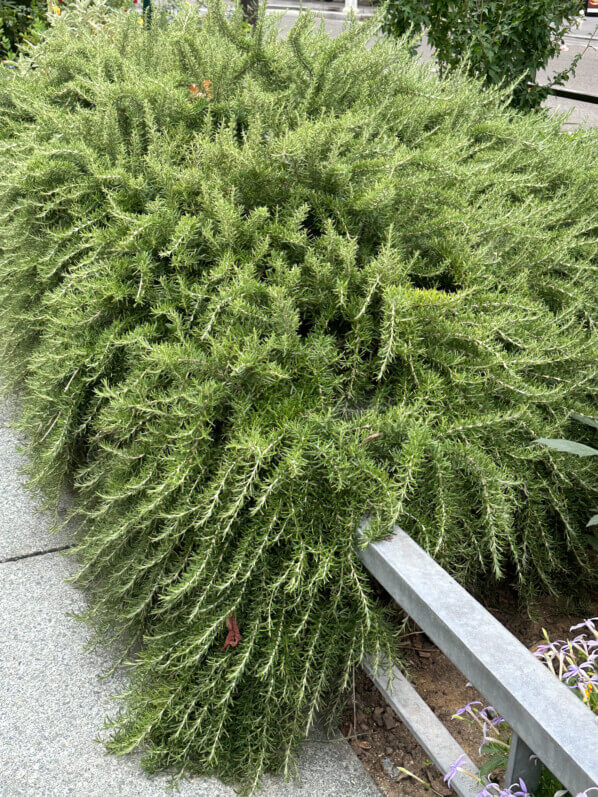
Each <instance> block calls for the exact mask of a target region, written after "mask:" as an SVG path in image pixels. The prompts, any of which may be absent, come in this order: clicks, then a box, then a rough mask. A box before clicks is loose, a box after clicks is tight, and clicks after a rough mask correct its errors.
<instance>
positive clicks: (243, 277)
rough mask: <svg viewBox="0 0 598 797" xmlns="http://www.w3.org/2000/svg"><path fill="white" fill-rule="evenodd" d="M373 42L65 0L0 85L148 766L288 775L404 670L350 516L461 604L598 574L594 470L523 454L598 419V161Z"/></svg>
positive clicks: (61, 398) (43, 449) (13, 323)
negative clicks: (314, 731) (398, 666)
mask: <svg viewBox="0 0 598 797" xmlns="http://www.w3.org/2000/svg"><path fill="white" fill-rule="evenodd" d="M377 24H378V22H377V21H376V20H375V21H373V22H371V23H364V24H357V23H355V24H349V25H348V26H347V29H346V30H345V32H344V33H343V34H342V35H341V36H339V37H338V38H336V39H334V40H330V39H329V38H328V36H327V35H326V33H325V32H324V30H323V29H322V28H321V27H319V26H318V25H316V24H315V23H314V20H313V19H312V18H311V17H310V16H309V15H307V14H304V15H301V16H300V17H299V20H298V22H297V23H296V25H295V27H294V28H293V29H292V30H291V32H290V34H289V35H288V37H287V38H286V39H279V38H277V27H276V21H275V20H274V21H272V20H269V19H267V18H265V17H264V16H263V15H262V16H261V17H260V19H259V20H258V24H257V28H256V30H255V32H254V33H250V32H249V31H248V29H247V27H246V26H245V24H244V23H243V20H242V18H241V16H240V14H239V13H236V14H233V15H232V16H229V17H227V16H225V14H224V12H223V10H222V8H221V7H220V6H219V5H217V4H214V5H212V6H211V7H210V9H209V13H208V15H207V16H204V17H202V16H200V13H199V12H198V10H197V9H195V8H190V7H187V6H183V7H182V9H181V10H180V11H179V13H178V14H177V15H176V16H175V18H174V19H173V20H172V21H171V23H170V24H166V23H165V22H164V21H163V20H160V19H158V15H157V14H156V15H155V19H154V20H153V21H152V25H151V27H150V28H149V29H148V28H145V27H144V26H143V25H139V24H138V18H137V17H135V16H133V15H132V14H125V13H122V12H114V13H112V14H105V13H104V11H103V10H102V7H101V6H99V5H98V4H95V5H90V6H85V5H81V4H75V6H74V8H73V9H72V10H69V11H67V12H65V13H64V14H63V15H61V17H60V18H59V19H57V20H56V22H55V24H54V26H53V29H52V31H51V33H49V34H48V36H47V37H46V39H45V40H44V41H43V42H42V43H40V44H39V45H36V46H35V47H33V48H32V49H31V50H30V52H29V54H28V55H27V56H25V55H23V56H22V57H21V59H20V61H19V62H18V66H17V68H16V69H13V70H0V109H1V113H2V131H1V133H0V186H1V190H0V306H1V309H0V332H1V335H0V338H1V347H2V361H3V369H4V371H5V373H6V374H7V376H8V378H9V379H10V382H11V385H12V386H13V388H16V389H19V390H21V391H22V395H23V411H22V421H21V425H22V428H23V429H24V430H25V431H26V433H27V435H28V439H29V441H30V442H29V453H30V460H31V469H30V476H31V483H32V485H33V487H34V488H40V489H42V490H43V491H44V492H45V493H46V495H47V496H48V500H50V501H52V500H55V499H56V498H57V496H58V495H59V493H60V491H61V489H62V488H63V486H64V485H65V484H67V483H70V482H72V483H74V486H75V510H74V511H75V514H76V516H77V518H78V520H79V526H78V532H77V548H76V553H77V555H78V557H79V559H80V562H81V570H80V573H79V576H78V582H79V583H80V584H81V585H83V586H85V587H86V588H87V589H88V592H89V596H90V609H89V612H88V615H87V617H88V619H89V621H90V622H92V623H93V624H94V625H95V626H96V627H97V629H98V631H99V634H100V637H101V638H102V639H109V638H114V635H115V634H116V638H118V639H120V640H121V642H122V643H123V644H124V643H126V644H127V646H128V647H127V648H126V650H128V651H129V653H128V654H127V655H128V656H129V658H130V659H131V663H132V667H131V670H132V678H131V684H130V688H129V689H128V691H127V693H126V694H125V695H124V697H123V700H122V703H121V705H122V711H121V713H120V714H119V715H118V716H117V717H116V718H115V719H114V722H113V733H112V735H111V737H110V741H109V742H108V746H109V748H110V749H111V750H113V751H115V752H118V753H123V752H127V751H130V750H133V749H134V748H136V747H138V746H141V747H142V748H143V749H144V751H145V753H144V763H145V765H146V766H147V767H148V768H149V769H150V770H156V769H158V768H163V767H174V768H175V769H176V770H178V771H186V772H202V773H211V772H213V773H217V774H218V775H219V776H221V777H223V778H225V779H227V780H231V781H234V782H237V783H238V782H240V783H242V784H244V786H245V787H246V788H247V789H251V788H252V787H253V786H255V784H256V783H257V782H258V779H259V775H260V773H262V772H263V771H265V770H283V771H285V772H289V771H290V770H291V769H292V766H293V760H294V758H293V757H294V752H295V750H296V746H297V743H298V742H299V741H300V740H301V739H302V738H303V736H304V734H305V732H306V730H307V729H308V728H309V726H310V725H311V724H312V722H313V719H314V714H315V712H316V711H317V710H318V709H319V708H320V707H323V706H325V705H326V706H331V705H332V707H333V708H334V705H335V704H336V706H337V707H338V705H339V704H341V703H342V699H343V693H344V690H345V688H346V687H347V684H348V679H349V676H350V671H351V667H352V666H353V665H355V664H356V663H358V662H359V661H361V659H362V657H363V656H364V653H366V652H369V653H372V654H373V655H374V656H375V657H378V658H380V657H382V656H385V657H386V658H388V659H392V658H393V657H394V656H395V632H394V631H393V628H392V624H391V623H390V622H389V619H388V617H387V615H386V614H385V611H384V609H383V608H382V607H381V606H380V605H379V603H378V602H377V600H376V599H375V597H374V595H373V591H372V589H371V587H370V585H369V583H368V580H367V578H366V577H365V574H364V572H363V571H362V569H361V568H360V565H359V561H358V558H357V556H356V548H357V545H358V541H357V540H356V530H357V528H358V526H359V524H360V522H361V520H362V519H364V518H368V519H369V527H368V531H367V534H366V538H365V540H364V542H365V541H366V540H367V539H380V538H381V537H384V536H385V535H386V534H388V532H389V530H390V529H391V528H392V526H393V524H396V523H398V524H401V526H402V527H403V528H405V529H406V530H407V531H408V532H409V533H410V534H411V535H412V536H413V537H414V538H415V539H416V540H417V541H418V542H419V543H420V544H421V545H423V546H424V547H425V548H426V549H427V550H428V551H430V552H431V553H432V554H433V555H434V556H435V557H436V558H437V560H438V561H439V562H441V563H442V564H443V565H444V566H445V567H446V568H448V569H449V571H450V572H451V573H453V574H454V575H455V576H456V577H457V578H459V579H460V580H461V581H462V582H463V583H465V584H467V585H468V586H469V587H470V588H471V589H474V590H478V591H479V590H482V589H485V590H491V589H492V588H493V586H494V585H495V584H497V583H499V582H505V583H510V584H515V585H516V586H517V587H518V589H519V590H520V591H521V593H522V595H524V596H526V597H531V596H533V595H534V594H535V593H536V592H538V591H540V592H559V591H560V590H562V589H565V588H567V584H568V583H569V581H570V578H571V573H576V574H577V575H578V576H579V578H580V583H581V584H582V586H583V585H584V584H585V585H587V584H590V583H595V580H594V581H593V582H592V579H594V577H595V573H593V572H592V569H591V565H590V560H589V557H588V550H587V548H588V546H587V540H588V531H587V530H586V529H585V523H586V520H587V511H588V506H589V505H590V504H591V503H592V499H593V498H594V499H595V496H596V491H597V486H598V484H597V475H596V473H595V472H594V471H595V469H592V468H590V467H589V465H588V462H587V461H585V460H583V459H581V458H574V457H567V456H566V455H564V454H560V453H558V452H554V451H551V450H548V449H546V448H542V447H540V446H534V445H532V442H533V441H534V440H535V439H536V438H538V437H539V436H551V437H564V436H565V437H566V436H567V433H568V432H570V428H569V426H570V424H569V417H570V412H571V411H575V412H578V413H583V414H586V415H592V414H595V411H596V407H595V404H593V401H592V396H593V395H595V389H596V356H597V352H598V347H597V336H596V327H595V309H596V299H597V290H598V289H597V280H596V264H597V252H598V242H597V236H596V232H597V229H598V226H597V212H596V202H595V197H596V185H597V184H598V168H597V164H598V140H597V138H596V136H595V134H593V133H585V132H578V133H575V134H573V135H565V134H561V133H560V132H559V121H555V120H551V119H549V118H548V117H547V116H544V115H541V114H535V115H528V116H524V115H519V114H517V113H516V112H514V111H512V110H509V109H508V107H507V106H508V101H509V98H508V96H507V95H506V94H505V93H504V92H502V93H500V92H498V91H497V90H493V89H490V90H482V88H481V87H480V85H478V84H477V83H476V82H475V81H473V80H472V79H470V78H468V77H467V76H465V75H463V74H458V73H457V74H452V75H451V76H449V77H447V78H446V79H443V80H439V79H438V77H437V76H436V75H435V74H434V73H433V71H432V70H431V69H430V68H429V67H428V66H425V65H422V64H421V63H418V62H417V61H415V60H412V58H411V56H410V53H409V50H410V43H409V42H406V41H403V40H400V41H397V40H393V39H386V38H383V37H376V38H374V39H373V41H371V39H372V36H373V35H374V34H375V32H376V26H377ZM366 45H367V46H366ZM34 67H35V68H34ZM588 434H589V431H588ZM235 625H238V630H239V632H240V635H241V640H240V641H239V640H238V637H237V635H236V633H235V632H234V631H235V629H234V626H235ZM227 632H228V633H230V634H232V636H233V641H232V642H230V644H228V645H227V644H225V640H226V638H227Z"/></svg>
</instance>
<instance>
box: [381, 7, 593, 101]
mask: <svg viewBox="0 0 598 797" xmlns="http://www.w3.org/2000/svg"><path fill="white" fill-rule="evenodd" d="M385 8H386V17H385V23H384V28H385V30H386V31H387V32H389V33H392V34H395V35H402V34H404V33H405V32H407V31H408V30H410V29H411V28H413V29H415V30H416V31H422V30H423V29H424V28H425V29H427V32H428V39H429V41H430V44H431V45H432V47H433V48H434V49H435V51H436V56H437V58H438V63H439V65H440V68H441V70H443V71H445V70H450V69H455V68H457V67H462V66H465V68H466V69H467V71H468V72H469V73H470V74H472V75H476V76H478V77H481V78H482V79H483V80H484V81H485V82H486V83H487V84H488V85H496V84H497V83H503V82H506V83H507V84H513V83H517V86H516V87H515V89H514V91H513V94H512V102H513V104H514V105H516V106H518V107H521V108H533V107H536V106H538V105H539V104H540V103H541V102H542V100H544V99H545V98H546V96H547V95H548V89H549V87H550V86H555V85H562V84H563V83H564V82H565V81H566V80H568V79H569V77H570V76H571V75H572V74H573V73H574V72H575V67H576V66H577V63H578V62H579V59H580V58H581V55H578V56H576V57H575V58H574V59H573V62H572V64H571V66H570V67H568V68H567V69H564V70H562V71H561V72H558V73H557V74H555V75H553V76H552V77H551V79H550V81H548V82H547V84H546V85H545V86H544V85H543V86H540V85H538V84H537V83H536V76H537V74H538V72H539V71H541V70H543V69H545V68H546V66H547V64H548V62H549V61H550V59H551V58H554V57H555V56H557V55H558V54H559V53H560V50H561V44H562V42H563V39H564V35H565V33H566V32H567V30H568V29H569V28H570V27H571V24H572V22H573V21H574V20H575V18H576V17H577V16H579V14H580V13H581V12H582V11H583V9H584V8H585V3H584V2H580V0H526V2H521V0H481V1H480V0H476V2H473V0H452V1H451V2H448V3H447V2H446V0H388V3H387V5H386V6H385Z"/></svg>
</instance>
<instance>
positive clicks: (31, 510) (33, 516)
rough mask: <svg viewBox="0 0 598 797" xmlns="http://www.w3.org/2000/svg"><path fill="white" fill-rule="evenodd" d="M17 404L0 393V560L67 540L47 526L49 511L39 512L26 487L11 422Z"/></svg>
mask: <svg viewBox="0 0 598 797" xmlns="http://www.w3.org/2000/svg"><path fill="white" fill-rule="evenodd" d="M16 406H17V405H16V401H14V400H11V399H7V398H5V397H0V562H2V561H4V560H6V559H11V558H15V557H20V556H31V554H34V553H39V552H40V551H47V550H50V549H52V548H57V547H60V546H63V545H65V544H67V542H68V540H67V536H66V534H64V533H58V534H54V533H53V532H52V531H51V530H50V529H51V527H52V522H53V515H52V513H50V512H39V511H38V504H37V502H36V500H35V499H34V497H33V496H32V495H30V494H29V493H28V492H27V490H26V489H25V483H26V481H27V479H26V477H25V476H24V475H23V473H22V470H23V467H24V466H25V462H26V460H25V458H24V456H23V454H22V453H21V451H20V449H21V448H22V440H21V439H20V438H19V436H18V434H17V433H16V431H15V430H14V429H13V428H12V426H11V423H12V421H13V420H14V417H15V412H16ZM63 509H64V506H63Z"/></svg>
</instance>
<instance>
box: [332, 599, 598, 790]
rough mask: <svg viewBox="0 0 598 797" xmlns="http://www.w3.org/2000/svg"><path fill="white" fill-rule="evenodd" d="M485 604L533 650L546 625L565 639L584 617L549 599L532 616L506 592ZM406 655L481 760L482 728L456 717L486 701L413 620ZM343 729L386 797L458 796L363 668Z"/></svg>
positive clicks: (430, 698)
mask: <svg viewBox="0 0 598 797" xmlns="http://www.w3.org/2000/svg"><path fill="white" fill-rule="evenodd" d="M486 608H487V609H488V611H490V612H491V614H493V615H494V616H495V617H496V618H497V619H498V620H499V621H500V622H501V623H502V624H503V625H505V626H506V627H507V628H508V629H509V630H510V631H511V633H512V634H514V635H515V636H516V637H517V638H518V639H519V640H520V641H521V642H523V644H525V645H526V646H527V647H528V648H531V649H533V648H534V647H535V645H536V644H537V643H539V642H540V641H541V640H542V629H543V628H545V629H546V630H547V631H548V633H549V636H550V638H551V639H565V638H567V636H568V634H569V629H570V627H571V626H572V625H575V624H576V623H579V622H581V620H582V619H583V617H582V616H580V615H579V614H571V613H569V612H567V611H564V610H563V609H559V608H558V607H556V606H554V605H551V604H550V603H548V602H546V603H544V604H543V605H539V606H537V607H536V615H535V616H536V617H540V618H542V619H541V620H540V619H532V618H530V617H529V616H527V615H526V614H522V613H521V610H520V608H519V607H518V606H517V605H516V603H515V601H514V599H512V597H511V596H504V597H503V599H502V600H501V601H500V602H499V604H498V606H497V607H489V606H487V607H486ZM597 614H598V605H596V606H593V607H591V608H590V611H589V612H587V611H586V613H585V614H584V615H583V616H584V617H592V616H596V615H597ZM402 655H403V658H404V661H405V664H406V667H407V675H408V677H409V680H410V681H411V683H412V684H413V686H414V687H415V688H416V690H417V691H418V693H419V694H420V695H421V696H422V697H423V698H424V700H425V701H426V703H427V704H428V706H430V708H431V709H432V710H433V711H434V713H435V714H436V716H437V717H439V719H440V720H442V722H443V723H444V724H445V725H446V727H447V728H448V730H449V731H450V732H451V733H452V735H453V736H454V737H455V739H456V740H457V741H458V742H459V744H460V745H461V747H462V748H463V749H464V750H465V752H466V753H467V754H468V755H469V756H470V757H471V758H472V760H473V761H474V762H475V763H476V764H478V765H479V764H480V763H481V759H480V755H479V746H480V744H481V732H480V729H479V728H478V727H476V726H473V725H470V724H468V723H466V722H463V721H461V720H456V719H452V717H453V715H454V713H455V712H456V711H457V709H458V708H460V707H461V706H464V705H466V704H467V703H469V702H471V701H472V700H481V701H482V702H483V704H484V705H486V704H487V701H484V698H483V697H482V696H481V695H480V694H479V693H478V692H477V691H476V690H475V689H474V688H473V687H472V686H471V685H470V684H468V683H467V680H466V679H465V678H464V676H463V675H462V674H461V673H460V672H459V670H457V668H456V667H454V666H453V664H451V662H450V661H449V660H448V659H447V658H446V656H444V655H443V653H441V651H440V650H438V648H436V646H435V645H434V644H433V643H432V642H431V641H430V640H429V639H428V638H427V637H426V636H425V634H423V632H421V631H420V630H419V629H418V628H417V627H416V626H414V625H412V626H411V628H410V630H409V635H408V636H406V637H405V638H404V647H403V648H402ZM341 730H342V732H343V734H344V735H345V736H346V737H347V739H348V740H349V742H350V744H351V747H352V748H353V750H354V751H355V752H356V753H357V755H358V756H359V758H360V759H361V762H362V764H363V765H364V767H365V768H366V769H367V770H368V772H369V773H370V775H371V776H372V778H373V780H374V781H375V783H376V784H377V785H378V787H379V789H380V790H381V792H382V794H384V795H386V797H421V796H422V795H424V794H427V795H431V794H433V793H434V792H435V793H436V794H438V795H442V797H445V795H446V797H448V796H449V795H454V792H453V791H452V790H451V789H449V788H447V786H446V784H445V783H444V781H443V778H442V774H441V773H439V772H438V771H437V770H436V768H435V767H434V765H433V764H431V762H430V761H429V759H428V757H427V755H426V753H425V752H424V750H423V749H422V748H421V747H420V746H419V745H418V744H417V743H416V741H415V740H414V739H413V737H412V736H411V734H410V733H409V731H408V730H407V728H406V727H405V725H403V723H402V722H401V721H400V720H399V718H398V717H397V716H396V714H395V713H394V712H393V711H392V709H391V708H390V707H389V706H388V705H387V703H386V701H385V700H384V698H383V697H382V695H381V694H380V693H379V692H378V690H377V688H376V687H375V686H374V684H373V683H372V681H370V679H369V678H368V677H367V675H366V674H365V673H364V672H362V671H361V670H359V669H357V670H356V671H355V690H354V698H353V696H352V697H351V698H350V700H349V703H348V705H347V709H346V711H345V713H344V715H343V719H342V722H341ZM398 767H404V768H405V769H406V770H408V771H409V772H410V773H412V774H413V775H415V776H416V777H418V778H420V779H421V780H423V781H425V782H426V783H427V784H429V787H426V786H424V785H422V783H420V782H418V781H417V780H416V779H415V778H414V777H412V776H410V775H408V774H406V773H404V772H399V771H398ZM430 787H431V788H430Z"/></svg>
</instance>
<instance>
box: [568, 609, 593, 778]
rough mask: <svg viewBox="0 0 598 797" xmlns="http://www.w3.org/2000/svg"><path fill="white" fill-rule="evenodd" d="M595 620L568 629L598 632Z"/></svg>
mask: <svg viewBox="0 0 598 797" xmlns="http://www.w3.org/2000/svg"><path fill="white" fill-rule="evenodd" d="M597 622H598V617H590V619H589V620H584V621H583V623H578V624H577V625H572V626H571V628H570V629H569V630H570V631H577V629H578V628H587V629H588V630H589V631H591V632H592V633H593V634H598V629H597V628H596V626H595V625H594V623H597ZM592 788H593V787H592Z"/></svg>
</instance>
